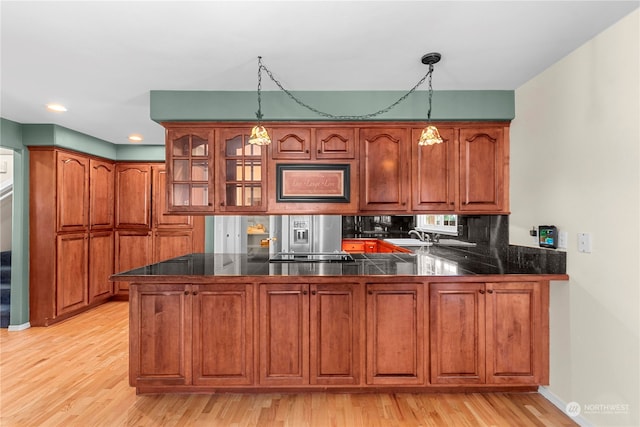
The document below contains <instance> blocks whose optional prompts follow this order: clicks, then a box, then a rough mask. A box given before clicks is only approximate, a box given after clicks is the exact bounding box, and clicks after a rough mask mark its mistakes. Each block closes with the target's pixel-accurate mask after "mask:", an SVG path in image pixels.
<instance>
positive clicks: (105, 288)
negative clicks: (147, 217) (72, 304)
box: [89, 205, 115, 303]
mask: <svg viewBox="0 0 640 427" xmlns="http://www.w3.org/2000/svg"><path fill="white" fill-rule="evenodd" d="M112 206H113V205H112ZM114 262H115V259H114V232H113V230H105V231H92V232H91V233H89V303H93V302H95V301H98V300H102V299H108V298H110V297H111V296H112V295H113V283H112V282H111V281H109V276H111V275H112V274H113V273H114V271H115V269H114Z"/></svg>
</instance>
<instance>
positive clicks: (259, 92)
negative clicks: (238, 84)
mask: <svg viewBox="0 0 640 427" xmlns="http://www.w3.org/2000/svg"><path fill="white" fill-rule="evenodd" d="M262 68H263V65H262V56H258V111H256V117H257V118H258V123H259V122H260V121H261V120H262V96H261V92H262Z"/></svg>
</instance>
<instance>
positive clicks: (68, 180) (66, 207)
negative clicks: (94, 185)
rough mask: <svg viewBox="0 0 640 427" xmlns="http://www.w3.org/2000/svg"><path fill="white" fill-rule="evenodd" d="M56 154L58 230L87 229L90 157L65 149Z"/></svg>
mask: <svg viewBox="0 0 640 427" xmlns="http://www.w3.org/2000/svg"><path fill="white" fill-rule="evenodd" d="M55 156H56V165H57V168H56V194H57V211H58V214H57V219H58V232H65V231H79V230H82V231H84V230H87V228H88V226H89V159H88V158H87V157H85V156H81V155H76V154H71V153H68V152H65V151H57V152H56V153H55Z"/></svg>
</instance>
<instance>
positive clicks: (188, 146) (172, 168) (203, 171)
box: [167, 129, 214, 212]
mask: <svg viewBox="0 0 640 427" xmlns="http://www.w3.org/2000/svg"><path fill="white" fill-rule="evenodd" d="M213 136H214V130H213V129H175V130H170V131H169V133H168V138H167V144H168V147H167V154H168V155H167V173H168V177H169V181H168V184H169V196H168V197H169V206H170V210H172V211H175V212H181V211H185V212H197V211H203V212H204V211H212V210H213V206H214V200H213V197H214V193H213V179H212V178H213V150H212V148H213V140H214V139H213Z"/></svg>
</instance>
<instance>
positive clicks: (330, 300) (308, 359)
mask: <svg viewBox="0 0 640 427" xmlns="http://www.w3.org/2000/svg"><path fill="white" fill-rule="evenodd" d="M361 298H362V296H361V287H360V286H359V285H358V284H311V285H309V284H268V285H267V284H264V285H261V286H260V317H259V324H260V331H259V340H260V383H261V384H265V385H267V384H269V385H278V384H279V385H293V384H297V385H308V384H325V385H340V384H344V385H346V384H359V383H360V358H359V354H360V350H359V348H360V347H359V346H360V340H359V339H360V335H361V333H360V330H361V327H362V326H361V320H360V319H361V318H362V316H361V314H360V307H359V304H358V300H360V299H361Z"/></svg>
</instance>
